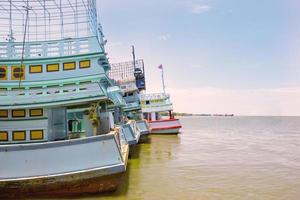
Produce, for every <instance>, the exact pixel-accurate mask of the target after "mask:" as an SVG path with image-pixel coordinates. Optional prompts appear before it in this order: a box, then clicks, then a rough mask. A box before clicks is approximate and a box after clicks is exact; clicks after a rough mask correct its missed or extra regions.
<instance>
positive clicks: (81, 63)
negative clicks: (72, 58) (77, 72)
mask: <svg viewBox="0 0 300 200" xmlns="http://www.w3.org/2000/svg"><path fill="white" fill-rule="evenodd" d="M90 67H91V60H82V61H79V68H80V69H85V68H90Z"/></svg>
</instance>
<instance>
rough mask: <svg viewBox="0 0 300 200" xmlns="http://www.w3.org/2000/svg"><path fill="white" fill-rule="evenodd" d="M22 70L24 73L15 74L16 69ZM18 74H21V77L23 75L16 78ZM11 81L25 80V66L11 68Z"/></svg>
mask: <svg viewBox="0 0 300 200" xmlns="http://www.w3.org/2000/svg"><path fill="white" fill-rule="evenodd" d="M18 68H19V69H21V70H23V72H17V73H15V69H18ZM16 74H19V76H20V75H21V77H15V75H16ZM11 80H14V81H16V80H25V66H24V65H23V66H12V67H11Z"/></svg>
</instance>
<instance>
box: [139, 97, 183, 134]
mask: <svg viewBox="0 0 300 200" xmlns="http://www.w3.org/2000/svg"><path fill="white" fill-rule="evenodd" d="M141 105H142V111H143V113H144V117H145V119H146V120H147V121H148V123H149V127H150V132H151V134H178V133H179V132H180V129H181V128H182V126H181V124H180V121H179V119H175V118H174V116H173V113H172V111H173V105H172V102H171V101H170V96H169V95H167V94H165V93H156V94H142V95H141Z"/></svg>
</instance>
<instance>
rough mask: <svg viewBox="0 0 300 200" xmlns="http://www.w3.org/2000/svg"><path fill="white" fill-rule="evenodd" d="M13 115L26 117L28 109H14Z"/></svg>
mask: <svg viewBox="0 0 300 200" xmlns="http://www.w3.org/2000/svg"><path fill="white" fill-rule="evenodd" d="M12 117H13V118H20V117H26V110H24V109H20V110H12Z"/></svg>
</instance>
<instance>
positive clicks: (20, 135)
mask: <svg viewBox="0 0 300 200" xmlns="http://www.w3.org/2000/svg"><path fill="white" fill-rule="evenodd" d="M13 140H14V141H23V140H26V131H13Z"/></svg>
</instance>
